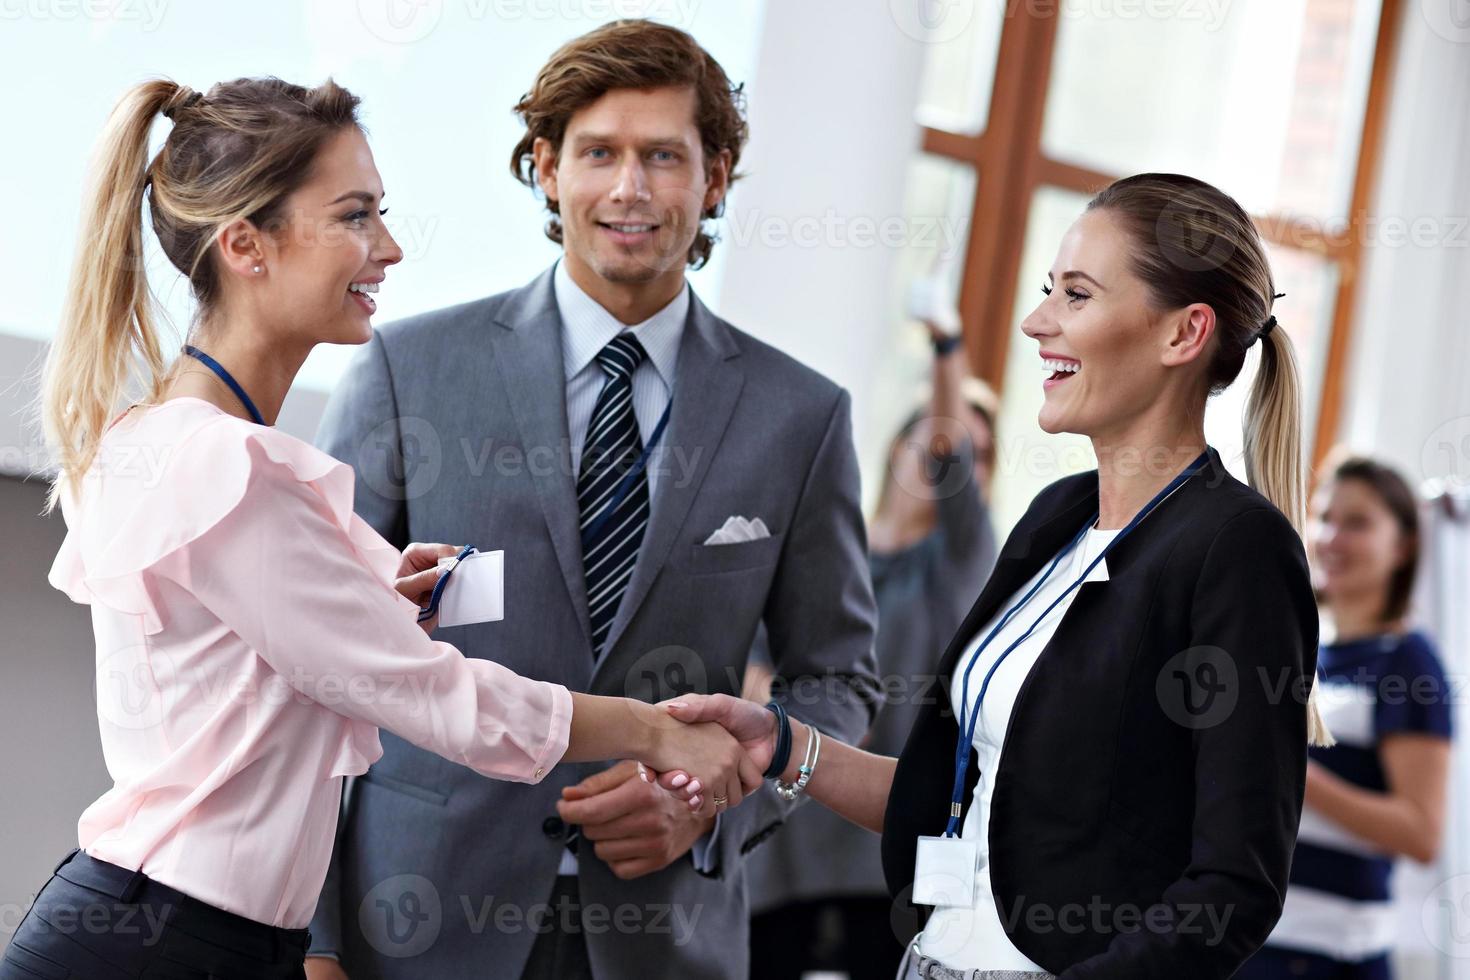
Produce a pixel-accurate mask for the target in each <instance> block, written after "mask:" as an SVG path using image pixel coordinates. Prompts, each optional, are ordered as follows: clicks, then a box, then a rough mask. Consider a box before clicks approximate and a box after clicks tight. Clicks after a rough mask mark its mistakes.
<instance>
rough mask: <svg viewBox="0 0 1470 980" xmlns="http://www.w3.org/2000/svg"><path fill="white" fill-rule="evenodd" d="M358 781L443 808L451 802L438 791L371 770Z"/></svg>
mask: <svg viewBox="0 0 1470 980" xmlns="http://www.w3.org/2000/svg"><path fill="white" fill-rule="evenodd" d="M358 779H359V781H361V782H365V783H368V784H369V785H371V786H378V787H381V788H382V789H386V790H391V791H393V792H395V793H402V794H403V795H404V796H412V797H413V798H414V799H416V800H423V801H424V802H425V803H432V804H434V805H435V806H443V805H444V804H445V803H447V802H448V801H449V797H447V796H445V795H444V794H443V793H440V792H438V791H437V790H432V789H429V788H428V787H426V786H419V785H417V784H415V783H410V782H406V781H404V780H402V779H396V778H394V777H393V776H385V775H383V774H382V773H380V772H377V771H376V770H373V769H369V770H368V771H367V772H365V773H363V774H362V775H361V776H359V777H358Z"/></svg>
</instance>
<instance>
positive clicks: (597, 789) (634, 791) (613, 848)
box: [556, 762, 715, 879]
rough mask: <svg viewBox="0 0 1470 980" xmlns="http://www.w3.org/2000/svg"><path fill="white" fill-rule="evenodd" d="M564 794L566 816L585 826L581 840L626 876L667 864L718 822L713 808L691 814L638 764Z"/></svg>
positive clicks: (626, 765) (625, 764)
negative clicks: (645, 777) (643, 774)
mask: <svg viewBox="0 0 1470 980" xmlns="http://www.w3.org/2000/svg"><path fill="white" fill-rule="evenodd" d="M561 795H562V798H561V800H560V801H559V802H558V803H557V804H556V809H557V812H558V813H559V814H561V818H562V819H563V820H565V821H566V822H567V823H572V824H580V825H581V827H582V839H583V840H585V841H590V842H591V843H592V845H593V847H592V849H593V851H594V852H595V853H596V854H597V856H598V857H599V858H601V859H602V860H604V861H606V862H607V864H608V866H609V867H611V868H612V870H613V874H615V875H617V876H618V877H619V878H623V879H629V878H638V877H641V876H643V875H646V874H651V873H653V872H655V871H660V870H662V869H664V868H666V867H668V866H669V865H670V864H673V863H674V862H675V861H676V860H678V859H679V858H681V857H683V856H684V855H685V854H687V853H689V849H690V848H691V847H693V846H694V842H695V841H697V840H698V839H699V838H700V837H701V836H703V835H704V834H707V833H709V831H710V830H711V829H712V828H713V827H714V825H715V818H714V813H713V811H712V810H711V811H710V814H709V816H701V815H700V814H698V813H693V812H690V809H689V806H688V804H687V803H686V802H685V800H684V798H683V796H682V795H675V794H673V793H670V792H667V791H665V790H663V789H660V788H659V786H658V785H657V784H654V783H650V782H647V781H645V780H644V779H643V776H642V774H641V773H640V772H639V768H638V764H637V763H636V762H619V763H618V764H617V765H615V766H613V767H612V768H611V769H605V770H603V771H602V772H599V773H596V774H595V775H592V776H589V777H588V778H586V779H584V780H582V782H580V783H578V784H577V785H576V786H568V787H567V788H565V789H563V790H562V791H561ZM706 809H707V810H709V809H710V808H706Z"/></svg>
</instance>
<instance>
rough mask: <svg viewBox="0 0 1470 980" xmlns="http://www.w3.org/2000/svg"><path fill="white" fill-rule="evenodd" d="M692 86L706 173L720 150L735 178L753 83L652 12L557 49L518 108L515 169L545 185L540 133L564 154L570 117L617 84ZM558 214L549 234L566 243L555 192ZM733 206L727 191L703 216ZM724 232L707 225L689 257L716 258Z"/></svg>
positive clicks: (692, 262)
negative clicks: (520, 130) (737, 78)
mask: <svg viewBox="0 0 1470 980" xmlns="http://www.w3.org/2000/svg"><path fill="white" fill-rule="evenodd" d="M670 87H674V88H692V89H693V90H694V95H695V110H694V113H695V123H696V125H697V126H698V127H699V137H700V142H701V143H702V144H703V147H704V166H705V173H706V175H708V174H709V172H710V167H711V165H712V164H713V162H714V160H715V159H717V158H718V157H719V155H720V153H722V152H725V151H728V152H729V154H730V183H731V184H734V183H735V181H736V180H739V179H740V177H742V176H743V175H742V174H738V173H736V172H735V167H736V164H738V163H739V162H740V151H741V150H742V149H744V147H745V142H746V140H747V139H749V136H750V129H749V126H748V125H747V124H746V121H745V85H744V83H741V84H739V85H732V84H731V83H730V78H729V76H727V75H726V74H725V69H723V68H721V67H720V63H719V62H718V61H716V60H715V59H714V58H712V57H711V56H710V53H709V52H708V51H706V50H704V48H702V47H700V46H699V42H697V41H695V40H694V38H692V37H690V36H689V35H688V34H687V33H685V32H684V31H681V30H679V29H678V28H677V27H669V26H668V25H666V24H659V23H655V22H654V21H650V20H616V21H613V22H612V23H610V24H605V25H603V26H602V27H599V28H597V29H596V30H595V31H591V32H589V33H587V34H583V35H582V36H581V37H579V38H576V39H574V40H572V41H569V42H568V43H566V44H564V45H562V46H561V47H560V48H558V49H557V51H556V53H555V54H553V55H552V56H551V60H549V61H548V62H546V64H545V66H543V67H542V69H541V71H540V73H538V74H537V76H536V81H535V83H534V84H533V85H532V86H531V91H529V92H527V93H526V94H525V95H523V96H521V100H520V101H519V102H517V103H516V106H515V110H514V111H515V113H516V115H517V116H519V117H520V119H521V122H522V123H524V124H525V127H526V132H525V134H524V135H523V136H522V137H521V140H520V142H518V143H517V144H516V146H515V149H514V150H512V151H511V154H510V172H511V173H512V174H514V175H515V178H516V180H519V181H520V182H521V183H523V184H525V185H526V186H527V187H530V188H532V189H533V190H534V189H535V188H536V187H537V186H538V184H537V179H536V161H535V157H534V152H533V148H534V147H535V144H536V140H537V139H538V138H544V139H546V140H548V141H550V143H551V146H552V148H553V150H554V151H555V152H556V153H557V154H558V155H560V153H561V145H562V139H563V137H564V136H565V135H566V129H567V121H568V120H570V119H571V118H572V116H573V115H574V114H575V113H576V112H577V111H578V110H580V109H584V108H586V107H587V106H589V105H591V104H592V103H594V102H596V101H597V100H598V99H600V98H602V97H603V96H604V95H606V94H607V93H608V92H611V91H614V90H616V89H655V88H670ZM546 209H547V210H548V211H550V212H551V217H550V218H548V219H547V221H546V237H547V238H549V239H551V240H552V241H554V242H556V243H557V244H558V245H560V244H562V226H561V217H560V215H561V210H560V207H559V205H558V204H557V202H556V201H552V200H549V199H548V200H547V202H546ZM724 211H725V202H724V200H723V199H721V200H720V201H719V202H717V203H716V204H715V205H714V207H711V208H709V209H708V210H707V211H705V212H704V214H703V215H702V216H701V217H702V218H703V219H704V220H706V221H709V220H714V219H715V218H718V217H720V215H722V214H723V213H724ZM716 241H718V236H716V235H715V234H714V233H712V232H709V231H706V230H705V229H704V228H703V227H701V228H700V230H699V232H698V234H696V235H695V237H694V243H693V244H692V245H690V246H689V257H688V263H689V266H690V267H691V268H694V269H698V268H699V267H701V266H702V265H704V264H705V262H707V261H709V256H710V250H711V249H713V248H714V244H715V242H716Z"/></svg>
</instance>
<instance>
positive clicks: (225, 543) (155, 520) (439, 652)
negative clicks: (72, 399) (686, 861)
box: [50, 415, 571, 782]
mask: <svg viewBox="0 0 1470 980" xmlns="http://www.w3.org/2000/svg"><path fill="white" fill-rule="evenodd" d="M166 455H167V457H168V458H167V459H164V460H158V461H156V463H157V465H156V466H154V467H153V470H154V471H155V474H154V475H153V476H151V477H150V480H151V482H150V484H149V485H148V486H147V487H146V489H141V490H139V489H137V488H136V487H134V488H132V489H134V490H135V492H128V491H129V487H128V486H127V485H126V484H118V483H117V482H116V478H115V474H114V473H112V472H109V475H108V476H107V477H106V478H104V479H105V480H112V481H114V482H113V485H111V486H102V487H101V489H102V492H101V493H98V494H95V495H93V494H92V491H94V490H96V489H98V487H91V488H89V490H88V493H89V499H88V503H87V506H86V508H79V509H85V511H86V513H85V514H81V515H77V516H79V517H80V522H79V523H73V520H72V514H71V513H70V512H68V513H67V524H68V528H69V529H70V530H69V533H68V536H67V541H66V542H65V543H64V544H63V547H62V550H61V552H60V553H59V554H58V555H57V558H56V562H55V564H54V565H53V567H52V569H51V574H50V580H51V583H52V584H53V585H55V586H56V587H57V588H59V589H61V590H62V591H64V592H66V593H67V595H69V596H70V597H71V598H73V599H75V600H76V601H78V602H89V603H98V602H100V603H102V604H104V605H106V606H108V607H110V608H113V609H116V610H118V611H121V612H124V613H131V614H135V615H138V616H140V617H141V620H142V624H143V628H144V629H145V631H147V632H149V633H156V632H158V631H159V630H161V629H163V628H165V627H166V625H167V609H166V608H161V607H160V605H159V602H158V597H157V594H156V590H155V588H154V587H153V586H154V583H155V582H156V581H157V580H158V579H160V578H161V579H167V580H169V581H171V582H174V583H176V584H178V585H179V586H181V587H182V588H183V589H184V590H185V591H186V592H188V593H189V594H190V595H191V596H192V597H193V598H194V599H195V600H196V601H198V602H199V603H200V604H201V605H203V606H204V607H206V608H207V609H208V610H209V611H210V612H212V613H213V614H214V615H215V616H216V617H218V619H219V620H220V621H221V622H222V623H224V624H225V625H226V626H228V627H229V628H230V629H231V630H232V631H234V632H235V633H236V634H237V635H239V636H240V638H241V639H242V640H243V641H244V642H245V643H246V644H247V645H248V646H249V647H250V648H251V649H252V650H253V651H255V653H256V654H257V655H258V656H259V657H260V658H261V659H262V660H264V661H265V662H266V664H268V665H269V666H270V668H271V669H273V670H274V671H276V672H277V673H279V674H280V675H281V676H282V677H283V678H284V679H285V681H286V682H287V683H288V684H290V685H291V687H293V688H295V689H296V690H298V691H300V692H301V693H302V694H304V695H306V696H307V697H310V698H311V699H312V700H314V701H316V702H317V703H319V704H322V705H324V706H326V707H328V708H330V709H331V710H333V711H336V712H337V713H339V714H341V715H343V716H345V717H347V718H350V719H353V720H354V721H355V722H358V723H361V725H363V726H364V728H367V727H369V726H375V727H383V728H387V729H389V730H390V731H393V732H395V733H396V734H398V735H400V736H402V737H403V738H405V739H407V740H408V741H410V742H413V743H414V744H416V745H419V746H420V747H422V748H425V749H428V750H430V751H432V752H435V753H437V754H439V755H442V756H444V757H446V758H449V759H451V760H452V761H455V762H458V763H461V764H463V765H466V766H469V767H470V768H473V769H475V770H476V771H478V772H480V773H482V774H484V775H487V776H491V777H494V778H500V779H509V780H515V781H520V782H535V781H538V780H539V779H541V778H542V777H543V776H544V774H545V772H546V771H547V770H548V769H550V768H551V766H553V765H554V764H555V763H556V761H557V760H558V759H560V758H561V756H562V754H563V753H564V752H565V750H566V745H567V739H568V737H569V730H570V719H571V696H570V694H569V693H568V692H567V690H566V689H565V688H564V687H561V686H560V685H555V684H548V683H544V682H541V681H533V680H530V679H527V678H523V677H521V676H519V675H517V674H515V673H514V672H512V671H510V670H508V669H507V668H505V667H503V666H501V665H500V664H497V663H493V662H490V661H485V660H475V659H466V658H465V657H464V656H463V655H462V654H461V653H460V652H459V650H457V649H456V648H455V647H453V646H451V645H450V644H447V643H443V642H436V641H434V640H431V639H429V637H428V636H427V635H425V633H424V632H423V630H422V629H420V628H419V626H418V625H417V623H416V622H415V613H416V607H415V606H414V604H413V603H412V602H410V601H409V600H408V599H406V598H404V597H403V596H401V595H399V594H398V592H397V590H396V589H395V588H394V580H395V576H396V574H397V570H398V565H399V561H400V554H399V552H398V551H397V550H396V549H394V548H393V547H392V546H391V545H390V544H388V542H386V541H385V540H383V538H382V537H381V536H380V535H379V534H378V533H377V532H376V531H374V530H373V529H372V528H371V527H370V526H368V525H367V523H366V522H364V521H363V520H362V519H361V518H359V517H357V515H356V514H355V513H353V509H352V495H353V475H352V471H351V470H350V469H349V468H348V467H347V466H346V465H344V464H342V463H341V462H339V461H338V460H336V459H334V458H332V457H331V456H328V455H327V454H326V453H323V452H321V451H320V450H318V449H316V448H315V447H313V446H310V445H308V444H307V443H305V442H302V441H301V440H299V439H296V438H294V437H292V436H289V435H287V434H285V433H282V432H279V431H278V430H275V429H270V428H265V427H262V426H256V425H251V424H249V423H246V422H243V421H241V420H238V419H234V418H232V417H229V416H222V415H216V416H211V417H210V418H209V419H208V420H207V421H205V422H204V423H203V424H202V425H200V426H198V427H197V428H196V429H195V430H194V431H192V432H191V433H189V434H188V435H186V436H184V437H183V438H181V439H180V440H178V441H177V442H176V443H175V444H174V445H173V446H172V447H171V448H170V449H169V450H168V452H167V454H166ZM145 468H146V467H145ZM63 507H64V508H66V507H67V505H66V504H63ZM363 735H364V730H363V729H358V728H357V726H354V732H353V735H352V737H351V738H350V739H349V743H348V744H347V745H346V746H344V753H345V756H344V758H342V759H339V760H338V765H337V766H336V768H337V769H338V770H339V771H348V772H351V771H357V772H360V771H362V770H363V769H365V768H366V766H367V764H368V763H369V762H371V761H373V760H374V759H376V758H377V757H378V756H379V755H381V752H382V750H381V747H380V746H379V745H378V741H377V736H376V731H375V730H374V731H372V733H371V741H370V743H369V742H368V741H367V740H366V739H365V738H364V737H363Z"/></svg>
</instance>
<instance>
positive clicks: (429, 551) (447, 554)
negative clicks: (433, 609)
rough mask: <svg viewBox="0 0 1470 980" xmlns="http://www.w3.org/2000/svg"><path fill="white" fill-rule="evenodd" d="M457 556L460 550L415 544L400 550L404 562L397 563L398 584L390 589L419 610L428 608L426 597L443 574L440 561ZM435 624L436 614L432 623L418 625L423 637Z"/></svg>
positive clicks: (449, 546) (448, 546)
mask: <svg viewBox="0 0 1470 980" xmlns="http://www.w3.org/2000/svg"><path fill="white" fill-rule="evenodd" d="M459 552H460V549H459V548H456V547H455V546H454V545H452V544H420V543H419V542H417V541H415V542H414V543H413V544H410V545H409V546H408V547H407V548H404V549H403V558H402V560H401V561H400V562H399V563H398V575H397V579H398V581H396V582H395V583H393V587H394V588H396V589H397V590H398V594H399V595H401V596H403V597H404V598H405V599H408V600H409V601H410V602H412V603H413V604H414V605H415V606H418V607H419V608H420V609H422V608H423V607H424V606H426V605H428V602H429V596H430V595H431V594H432V593H433V591H434V586H435V584H436V583H438V581H439V576H440V575H442V574H443V572H442V571H441V570H440V569H439V559H440V558H453V557H454V556H455V555H457V554H459ZM438 623H439V617H438V615H437V614H436V615H435V616H434V618H433V619H430V620H427V621H426V622H423V623H420V624H419V625H420V626H422V627H423V628H424V632H425V633H432V632H434V627H435V626H437V625H438Z"/></svg>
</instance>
